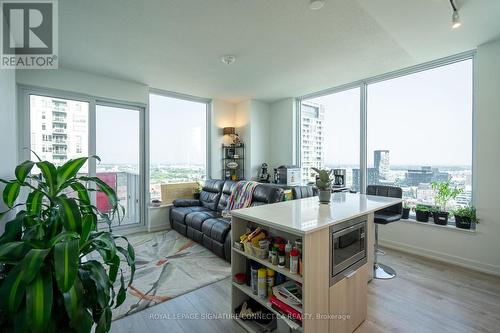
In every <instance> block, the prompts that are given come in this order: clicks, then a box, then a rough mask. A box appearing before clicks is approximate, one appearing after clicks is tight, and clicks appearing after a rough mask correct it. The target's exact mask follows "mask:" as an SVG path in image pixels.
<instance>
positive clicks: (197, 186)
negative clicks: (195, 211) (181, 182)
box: [193, 182, 202, 199]
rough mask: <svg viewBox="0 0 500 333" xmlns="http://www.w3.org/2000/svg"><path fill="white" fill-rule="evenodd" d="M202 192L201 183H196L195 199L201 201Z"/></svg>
mask: <svg viewBox="0 0 500 333" xmlns="http://www.w3.org/2000/svg"><path fill="white" fill-rule="evenodd" d="M201 190H202V186H201V184H200V182H196V188H195V189H194V190H193V197H194V198H195V199H200V193H201Z"/></svg>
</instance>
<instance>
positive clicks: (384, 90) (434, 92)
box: [312, 60, 472, 167]
mask: <svg viewBox="0 0 500 333" xmlns="http://www.w3.org/2000/svg"><path fill="white" fill-rule="evenodd" d="M312 101H314V102H317V103H321V104H324V105H325V107H326V111H325V124H326V130H325V132H326V135H325V164H327V165H345V164H347V165H359V130H360V129H359V123H360V121H359V117H360V115H359V112H360V111H359V110H360V108H359V106H360V103H359V88H355V89H352V90H348V91H344V92H341V93H337V94H333V95H328V96H322V97H319V98H314V99H312ZM367 112H368V137H367V141H368V147H367V148H368V166H369V167H370V166H373V151H374V150H377V149H388V150H390V162H391V165H415V166H418V165H435V166H437V165H443V166H444V165H450V166H451V165H455V166H459V165H460V166H462V165H470V164H471V160H472V60H466V61H462V62H459V63H455V64H451V65H447V66H443V67H439V68H436V69H432V70H427V71H424V72H420V73H416V74H412V75H408V76H404V77H400V78H396V79H392V80H387V81H382V82H379V83H375V84H371V85H369V86H368V97H367Z"/></svg>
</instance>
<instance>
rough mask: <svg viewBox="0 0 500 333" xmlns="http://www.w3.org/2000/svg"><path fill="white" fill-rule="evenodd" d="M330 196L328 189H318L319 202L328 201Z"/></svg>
mask: <svg viewBox="0 0 500 333" xmlns="http://www.w3.org/2000/svg"><path fill="white" fill-rule="evenodd" d="M331 197H332V192H331V191H330V190H326V191H324V190H320V191H319V202H321V203H330V199H331Z"/></svg>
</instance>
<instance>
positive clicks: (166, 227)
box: [148, 223, 172, 232]
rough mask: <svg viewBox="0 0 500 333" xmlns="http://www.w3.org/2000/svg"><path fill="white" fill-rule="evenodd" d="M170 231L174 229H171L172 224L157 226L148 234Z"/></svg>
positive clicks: (150, 229) (149, 230) (151, 228)
mask: <svg viewBox="0 0 500 333" xmlns="http://www.w3.org/2000/svg"><path fill="white" fill-rule="evenodd" d="M170 229H172V228H170V223H165V224H162V225H156V226H154V227H150V228H149V229H148V232H157V231H162V230H170Z"/></svg>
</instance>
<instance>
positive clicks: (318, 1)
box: [309, 0, 325, 10]
mask: <svg viewBox="0 0 500 333" xmlns="http://www.w3.org/2000/svg"><path fill="white" fill-rule="evenodd" d="M324 5H325V0H311V2H310V3H309V9H311V10H318V9H321V8H323V6H324Z"/></svg>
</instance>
